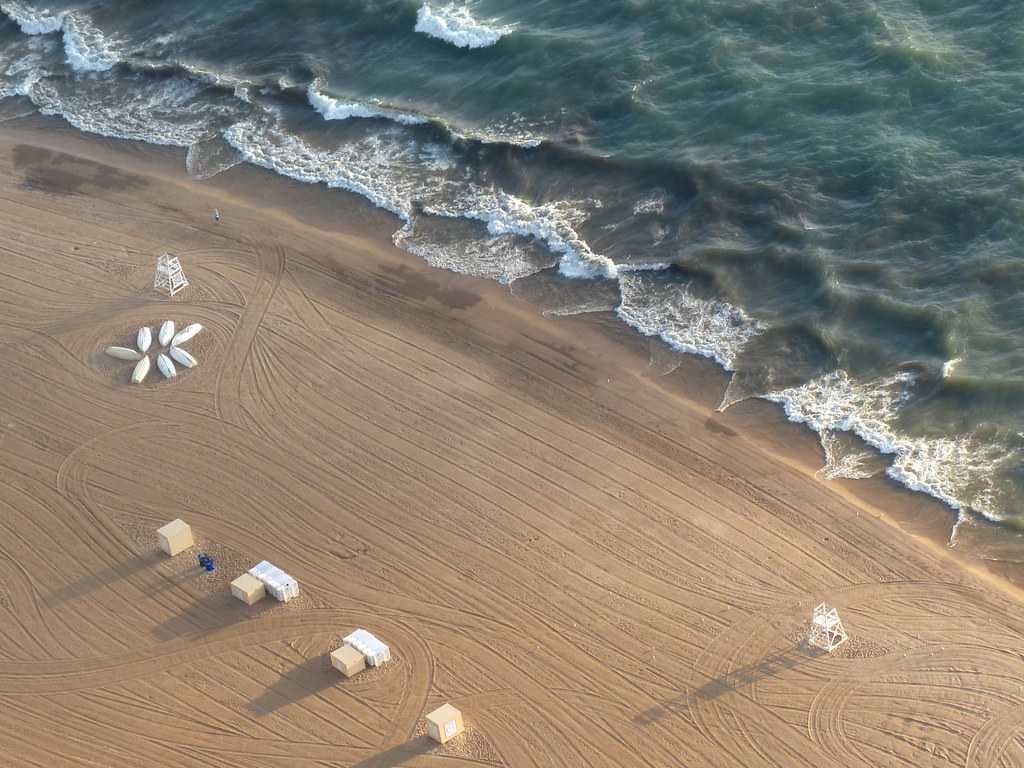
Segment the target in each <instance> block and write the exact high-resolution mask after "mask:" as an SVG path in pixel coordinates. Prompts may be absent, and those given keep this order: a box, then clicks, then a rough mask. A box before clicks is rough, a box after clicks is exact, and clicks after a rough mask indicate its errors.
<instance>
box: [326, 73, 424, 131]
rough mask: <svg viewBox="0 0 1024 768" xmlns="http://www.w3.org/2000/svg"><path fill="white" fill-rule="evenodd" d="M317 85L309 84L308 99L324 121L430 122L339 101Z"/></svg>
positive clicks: (397, 112) (409, 114) (411, 123)
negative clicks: (364, 119)
mask: <svg viewBox="0 0 1024 768" xmlns="http://www.w3.org/2000/svg"><path fill="white" fill-rule="evenodd" d="M317 85H318V84H317V83H315V82H313V83H310V84H309V88H307V89H306V98H307V99H308V100H309V105H310V106H311V107H313V109H315V110H316V111H317V112H319V113H320V114H321V115H323V117H324V120H348V119H349V118H353V117H357V118H358V117H362V118H371V119H372V118H381V119H384V120H391V121H392V122H395V123H401V124H402V125H422V124H423V123H428V122H430V121H429V120H428V119H427V118H425V117H423V116H422V115H416V114H412V113H411V112H399V111H398V110H394V109H387V108H386V107H378V106H375V105H372V104H362V103H360V102H356V101H339V100H338V99H334V98H331V97H330V96H328V95H327V94H325V93H323V92H322V91H320V90H319V89H318V87H317Z"/></svg>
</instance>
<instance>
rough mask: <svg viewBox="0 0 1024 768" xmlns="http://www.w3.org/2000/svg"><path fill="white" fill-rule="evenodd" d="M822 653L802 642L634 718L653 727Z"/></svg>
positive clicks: (639, 723) (635, 720)
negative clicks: (657, 723)
mask: <svg viewBox="0 0 1024 768" xmlns="http://www.w3.org/2000/svg"><path fill="white" fill-rule="evenodd" d="M824 653H825V651H822V650H820V649H818V648H814V647H813V646H809V645H807V644H805V643H799V644H797V645H794V646H792V647H790V648H786V649H785V650H783V651H779V652H778V653H773V654H771V655H769V656H765V657H764V658H762V659H759V660H758V661H755V662H753V663H751V664H748V665H747V666H745V667H739V668H738V669H734V670H732V671H730V672H729V673H727V674H725V675H722V676H721V677H719V678H716V679H714V680H710V681H708V682H707V683H705V684H704V685H702V686H701V687H700V688H695V689H694V690H692V691H688V692H686V693H683V694H680V695H679V696H676V697H674V698H672V699H666V700H665V701H663V702H661V703H660V704H658V705H657V706H654V707H651V708H650V709H645V710H644V711H643V712H641V713H640V714H638V715H637V716H636V717H634V718H633V722H635V723H637V724H638V725H650V724H652V723H656V722H658V721H659V720H662V719H664V718H666V717H670V716H672V715H676V714H680V713H682V712H685V711H686V710H687V709H689V708H690V707H692V706H694V705H695V704H700V703H701V702H704V701H712V700H714V699H717V698H718V697H719V696H722V695H724V694H726V693H731V692H733V691H737V690H740V689H742V688H746V687H747V686H748V685H752V684H753V683H756V682H757V681H758V680H765V679H767V678H770V677H775V676H776V675H780V674H782V673H783V672H786V671H788V670H790V669H794V668H796V667H799V666H800V665H801V664H806V663H807V662H809V661H813V660H814V659H816V658H818V657H819V656H822V655H824Z"/></svg>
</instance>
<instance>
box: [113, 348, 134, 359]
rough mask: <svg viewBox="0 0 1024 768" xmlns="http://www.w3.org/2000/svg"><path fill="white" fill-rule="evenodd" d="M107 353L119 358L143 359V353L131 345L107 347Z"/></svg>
mask: <svg viewBox="0 0 1024 768" xmlns="http://www.w3.org/2000/svg"><path fill="white" fill-rule="evenodd" d="M107 354H108V355H110V356H111V357H116V358H117V359H118V360H141V359H142V353H141V352H137V351H136V350H134V349H132V348H131V347H107Z"/></svg>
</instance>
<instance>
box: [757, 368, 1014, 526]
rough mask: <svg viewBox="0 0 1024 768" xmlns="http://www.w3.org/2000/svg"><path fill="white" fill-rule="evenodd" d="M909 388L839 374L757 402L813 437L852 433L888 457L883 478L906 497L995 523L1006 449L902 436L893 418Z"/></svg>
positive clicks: (906, 379) (909, 380) (899, 380)
mask: <svg viewBox="0 0 1024 768" xmlns="http://www.w3.org/2000/svg"><path fill="white" fill-rule="evenodd" d="M913 382H914V377H913V376H912V375H911V374H906V373H901V374H897V375H895V376H891V377H887V378H881V379H876V380H873V381H869V382H857V381H854V380H853V379H852V378H851V377H850V376H849V375H848V374H847V373H846V372H845V371H834V372H832V373H828V374H826V375H824V376H821V377H819V378H817V379H814V380H812V381H810V382H808V383H806V384H804V385H802V386H799V387H793V388H790V389H784V390H781V391H779V392H774V393H771V394H768V395H763V397H764V398H765V399H766V400H771V401H773V402H777V403H781V404H782V407H783V408H784V409H785V412H786V415H787V417H788V418H789V419H790V421H794V422H797V423H800V424H806V425H807V426H808V427H810V428H811V429H813V430H814V431H816V432H818V433H825V432H828V431H847V432H852V433H854V434H856V435H857V436H859V437H860V438H861V439H862V440H863V441H864V442H866V443H867V444H868V445H871V446H873V447H874V448H876V449H878V450H879V451H880V452H881V453H883V454H888V455H892V456H893V459H892V463H891V464H890V466H889V468H888V469H887V470H886V474H888V475H889V477H891V478H892V479H893V480H896V481H897V482H899V483H902V484H903V485H905V486H906V487H908V488H910V489H911V490H914V491H919V492H921V493H926V494H928V495H930V496H934V497H935V498H937V499H940V500H941V501H943V502H945V503H946V504H948V505H949V506H950V507H952V508H953V509H957V510H959V509H962V508H964V507H968V508H970V509H972V510H974V511H976V512H979V513H981V514H983V515H985V516H987V517H990V518H992V519H999V517H1000V515H999V513H998V511H997V508H996V504H995V501H994V497H995V487H994V484H993V480H992V478H993V472H994V469H995V468H996V466H997V465H998V464H999V463H1001V462H1002V461H1005V460H1007V459H1008V458H1009V456H1008V455H1007V453H1006V451H1005V449H1002V448H999V447H998V446H996V445H992V444H989V443H986V442H983V441H978V440H974V439H972V437H971V436H970V435H963V436H958V437H912V436H910V435H907V434H905V433H903V432H901V430H900V429H899V427H898V426H897V422H898V411H899V408H900V406H901V405H902V404H903V403H905V402H906V401H907V399H908V395H909V389H910V387H912V386H913Z"/></svg>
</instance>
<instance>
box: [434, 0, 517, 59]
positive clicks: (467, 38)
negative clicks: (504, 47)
mask: <svg viewBox="0 0 1024 768" xmlns="http://www.w3.org/2000/svg"><path fill="white" fill-rule="evenodd" d="M414 29H415V31H416V32H419V33H421V34H424V35H427V36H428V37H434V38H437V39H438V40H444V41H445V42H446V43H450V44H451V45H454V46H455V47H456V48H488V47H490V46H492V45H494V44H495V43H497V42H498V41H499V40H501V38H503V37H504V36H505V35H506V34H508V33H509V32H510V31H512V28H511V27H489V26H487V25H486V24H483V23H482V22H480V21H477V20H476V19H474V18H473V16H472V14H471V13H470V12H469V8H468V7H466V6H464V5H463V6H460V5H456V4H455V3H449V4H448V5H445V6H443V7H439V8H437V9H434V8H431V6H430V3H424V4H423V5H422V6H421V7H420V9H419V11H417V13H416V26H415V27H414Z"/></svg>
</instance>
